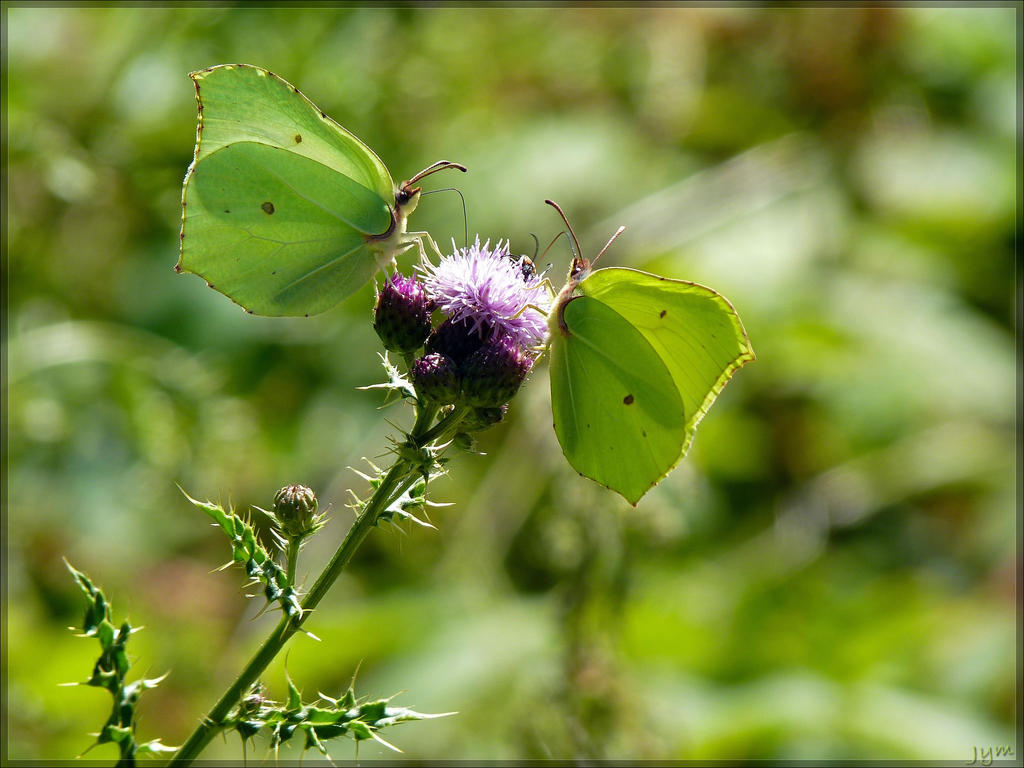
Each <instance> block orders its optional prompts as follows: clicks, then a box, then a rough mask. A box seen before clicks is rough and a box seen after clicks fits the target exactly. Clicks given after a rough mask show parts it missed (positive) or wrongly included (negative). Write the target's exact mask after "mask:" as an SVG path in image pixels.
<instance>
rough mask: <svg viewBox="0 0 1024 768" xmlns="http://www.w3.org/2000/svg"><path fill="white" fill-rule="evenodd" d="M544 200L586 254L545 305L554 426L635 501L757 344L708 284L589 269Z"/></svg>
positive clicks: (664, 470)
mask: <svg viewBox="0 0 1024 768" xmlns="http://www.w3.org/2000/svg"><path fill="white" fill-rule="evenodd" d="M545 202H546V203H548V204H549V205H551V206H554V207H555V209H556V210H558V212H559V213H560V214H561V215H562V219H563V221H565V224H566V226H567V227H569V234H570V235H571V236H572V241H573V243H575V245H576V254H580V255H574V257H573V261H572V267H571V269H570V270H569V278H568V281H567V282H566V285H565V287H564V288H562V290H561V292H560V293H559V294H558V296H557V298H556V299H555V302H554V305H553V307H552V309H551V312H550V314H549V315H548V328H549V338H550V340H551V342H550V355H551V362H550V377H551V409H552V412H553V415H554V426H555V434H556V435H557V436H558V442H559V443H560V444H561V446H562V452H563V453H564V454H565V456H566V458H567V459H568V460H569V463H570V464H571V465H572V466H573V468H574V469H575V470H576V471H577V472H579V473H580V474H581V475H584V476H586V477H589V478H591V479H592V480H596V481H597V482H598V483H600V484H601V485H604V486H606V487H608V488H610V489H612V490H613V491H616V492H618V493H620V494H621V495H622V496H623V497H624V498H625V499H626V500H627V501H628V502H630V503H631V504H633V505H634V506H635V505H636V503H637V502H638V501H639V500H640V498H641V497H642V496H643V495H644V494H645V493H647V491H649V490H650V489H651V488H652V487H653V486H654V485H656V484H657V483H658V481H660V480H661V478H663V477H664V476H665V475H666V474H668V472H669V471H670V470H671V469H672V468H673V467H675V465H676V464H678V463H679V461H680V459H682V457H683V455H684V454H685V453H686V450H687V448H689V446H690V441H691V440H692V439H693V433H694V430H695V429H696V427H697V423H698V422H699V421H700V420H701V418H702V417H703V416H704V414H705V413H706V412H707V410H708V408H710V407H711V404H712V403H713V402H714V400H715V398H716V397H717V396H718V393H719V392H721V391H722V388H723V387H724V386H725V383H726V382H727V381H728V380H729V377H731V376H732V374H733V372H734V371H736V369H737V368H739V367H740V366H742V365H743V364H744V363H747V362H749V361H750V360H753V359H754V350H753V348H752V347H751V346H750V340H749V339H748V338H747V333H746V331H744V330H743V324H742V323H741V322H740V318H739V316H738V315H737V314H736V311H735V310H734V309H733V308H732V305H731V304H730V303H729V302H728V301H727V300H726V299H725V298H724V297H722V296H720V295H719V294H717V293H715V292H714V291H713V290H711V289H710V288H705V287H704V286H702V285H697V284H696V283H689V282H684V281H682V280H670V279H669V278H666V277H658V276H657V275H652V274H648V273H647V272H640V271H638V270H635V269H625V268H621V267H612V268H607V269H599V270H597V271H595V272H592V271H591V265H592V264H593V262H592V261H589V260H587V259H584V258H583V256H582V252H581V251H580V249H579V242H578V241H577V240H576V235H575V234H574V233H573V231H572V227H571V226H569V222H568V220H566V218H565V214H563V213H562V210H561V208H559V207H558V206H557V205H555V203H553V202H551V201H550V200H546V201H545ZM624 229H625V227H620V228H619V230H618V232H616V233H615V234H614V235H613V236H612V238H611V240H609V241H608V244H607V245H605V247H604V248H603V249H602V250H601V253H599V254H598V255H597V256H596V257H595V258H594V260H593V261H597V259H599V258H600V257H601V254H603V253H604V251H605V250H607V248H608V246H609V245H611V244H612V241H614V240H615V238H616V237H618V236H619V234H620V233H621V232H622V231H623V230H624Z"/></svg>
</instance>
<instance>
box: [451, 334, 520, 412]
mask: <svg viewBox="0 0 1024 768" xmlns="http://www.w3.org/2000/svg"><path fill="white" fill-rule="evenodd" d="M532 367H533V359H532V358H531V357H529V356H528V355H525V354H523V353H522V352H521V351H520V350H519V348H518V347H517V346H516V345H515V342H513V341H512V339H510V338H508V337H504V338H500V339H495V340H494V341H491V342H488V343H487V344H485V345H484V346H482V347H481V348H480V349H478V350H477V351H476V352H474V353H473V354H472V355H470V356H469V358H468V359H467V360H466V363H465V365H463V369H462V396H463V398H464V399H465V401H466V402H467V403H469V404H470V405H473V406H476V407H478V408H499V407H500V406H502V405H503V404H505V403H507V402H508V401H509V400H511V399H512V398H513V396H515V394H516V392H517V391H518V390H519V385H520V384H522V383H523V380H524V379H525V378H526V375H527V374H528V373H529V372H530V368H532Z"/></svg>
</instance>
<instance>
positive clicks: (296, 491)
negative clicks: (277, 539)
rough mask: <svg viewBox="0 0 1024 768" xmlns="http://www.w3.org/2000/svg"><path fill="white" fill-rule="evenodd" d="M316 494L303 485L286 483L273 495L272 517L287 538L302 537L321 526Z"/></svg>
mask: <svg viewBox="0 0 1024 768" xmlns="http://www.w3.org/2000/svg"><path fill="white" fill-rule="evenodd" d="M316 508H317V500H316V494H315V493H313V491H311V490H310V489H309V488H307V487H306V486H304V485H286V486H285V487H284V488H282V489H281V490H279V491H278V492H277V494H276V495H275V496H274V518H275V520H276V522H277V525H278V527H279V528H280V529H281V533H282V535H283V536H284V537H285V538H288V539H304V538H305V537H307V536H309V535H310V534H313V533H315V532H316V531H317V530H319V529H320V528H321V527H322V526H323V522H322V517H321V516H318V515H317V513H316Z"/></svg>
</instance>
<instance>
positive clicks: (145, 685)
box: [64, 560, 178, 766]
mask: <svg viewBox="0 0 1024 768" xmlns="http://www.w3.org/2000/svg"><path fill="white" fill-rule="evenodd" d="M64 564H65V565H66V566H67V567H68V570H69V571H71V575H72V576H73V577H74V579H75V581H76V582H77V583H78V586H79V587H81V589H82V592H83V593H85V597H86V600H88V602H89V605H88V606H87V607H86V609H85V618H84V619H83V621H82V632H81V634H80V635H79V636H80V637H95V638H96V639H97V640H98V641H99V643H100V647H101V648H102V649H103V650H102V652H101V653H100V657H99V659H97V660H96V663H95V664H94V665H93V669H92V675H91V676H90V677H89V679H88V680H85V681H83V682H81V683H68V685H90V686H94V687H96V688H106V689H107V690H108V691H110V695H111V697H112V698H113V700H114V701H113V707H112V710H111V713H110V717H108V718H107V721H106V722H105V723H104V724H103V728H102V729H101V730H100V732H99V733H98V734H95V736H96V741H95V743H94V744H93V745H92V746H91V747H89V749H92V747H94V746H96V745H97V744H109V743H115V744H117V746H118V748H119V749H120V751H121V756H120V759H119V760H118V762H117V764H118V765H119V766H134V765H135V757H136V756H137V755H142V754H153V755H158V754H167V753H171V752H174V751H176V750H177V749H178V748H177V747H170V746H167V745H165V744H161V743H160V739H153V740H152V741H148V742H146V743H145V744H139V743H137V742H136V741H135V724H136V711H135V708H136V706H137V705H138V703H139V696H140V695H141V694H142V692H143V691H145V690H148V689H150V688H156V687H157V685H158V684H159V683H160V681H161V680H163V679H164V677H166V675H163V676H161V677H157V678H151V679H146V678H142V679H140V680H136V681H135V682H133V683H128V682H126V680H125V679H126V677H127V675H128V670H129V668H130V667H131V662H130V661H129V660H128V654H127V652H126V651H125V646H127V644H128V638H129V637H131V635H132V634H133V633H134V632H137V631H138V630H139V629H141V627H133V626H132V625H131V624H130V623H129V622H128V620H127V619H126V620H125V621H123V622H122V623H121V626H120V627H119V628H115V626H114V623H113V622H112V621H111V613H110V602H109V601H108V600H107V598H106V596H105V595H104V594H103V591H102V590H101V589H100V588H99V587H97V586H96V585H94V584H93V583H92V581H91V580H90V579H89V577H88V576H86V575H85V574H84V573H82V572H81V571H77V570H75V569H74V568H73V567H72V566H71V564H70V563H69V562H68V561H67V560H65V561H64ZM71 629H74V627H71ZM86 751H88V750H86Z"/></svg>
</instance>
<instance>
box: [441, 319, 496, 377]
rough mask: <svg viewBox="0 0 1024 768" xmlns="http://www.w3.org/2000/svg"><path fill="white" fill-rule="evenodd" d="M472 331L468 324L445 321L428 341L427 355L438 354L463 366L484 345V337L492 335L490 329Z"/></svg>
mask: <svg viewBox="0 0 1024 768" xmlns="http://www.w3.org/2000/svg"><path fill="white" fill-rule="evenodd" d="M482 330H483V335H481V332H480V331H479V330H472V326H471V325H469V324H468V323H464V322H461V321H455V320H450V319H449V320H445V321H444V322H443V323H441V324H440V325H439V326H437V328H435V329H434V332H433V333H431V334H430V337H429V338H428V339H427V343H426V351H427V353H431V352H436V353H438V354H441V355H444V356H445V357H448V358H450V359H451V361H452V362H453V363H455V365H456V366H461V365H462V364H463V363H464V362H465V361H466V359H467V358H468V357H469V356H470V355H472V354H473V353H474V352H476V351H477V350H478V349H480V348H481V347H482V346H483V345H484V337H485V336H489V335H490V334H491V329H490V328H483V329H482Z"/></svg>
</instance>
